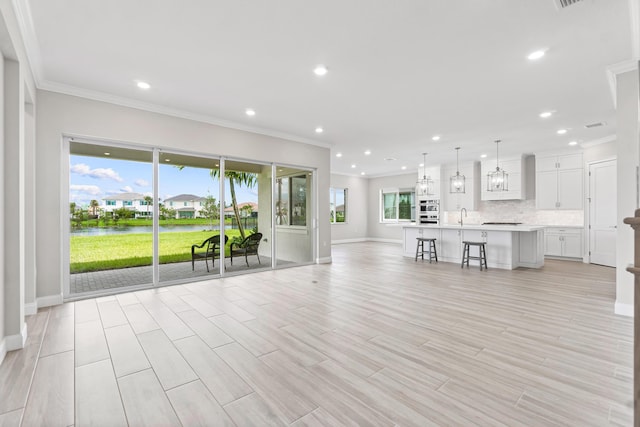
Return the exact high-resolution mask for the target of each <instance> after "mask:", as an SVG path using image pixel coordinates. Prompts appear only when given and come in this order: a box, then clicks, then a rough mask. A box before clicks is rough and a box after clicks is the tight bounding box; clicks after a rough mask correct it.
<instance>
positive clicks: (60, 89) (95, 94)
mask: <svg viewBox="0 0 640 427" xmlns="http://www.w3.org/2000/svg"><path fill="white" fill-rule="evenodd" d="M38 89H42V90H46V91H50V92H56V93H61V94H64V95H71V96H77V97H80V98H85V99H91V100H94V101H101V102H107V103H109V104H115V105H120V106H123V107H129V108H135V109H138V110H143V111H148V112H151V113H158V114H164V115H167V116H172V117H178V118H181V119H186V120H193V121H196V122H202V123H208V124H211V125H216V126H222V127H226V128H230V129H236V130H241V131H245V132H251V133H256V134H260V135H266V136H271V137H274V138H280V139H286V140H288V141H293V142H300V143H303V144H309V145H315V146H318V147H322V148H328V149H331V148H332V147H333V144H331V143H327V142H322V141H317V140H313V139H309V138H301V137H299V136H297V135H292V134H288V133H284V132H279V131H275V130H272V129H265V128H260V127H254V126H247V125H246V124H243V123H237V122H233V121H230V120H224V119H219V118H216V117H213V116H208V115H206V114H198V113H193V112H190V111H186V110H181V109H178V108H171V107H167V106H164V105H159V104H153V103H150V102H142V101H138V100H135V99H131V98H126V97H122V96H117V95H112V94H109V93H105V92H99V91H94V90H89V89H83V88H79V87H76V86H71V85H66V84H62V83H56V82H51V81H46V80H44V81H41V82H40V84H39V85H38Z"/></svg>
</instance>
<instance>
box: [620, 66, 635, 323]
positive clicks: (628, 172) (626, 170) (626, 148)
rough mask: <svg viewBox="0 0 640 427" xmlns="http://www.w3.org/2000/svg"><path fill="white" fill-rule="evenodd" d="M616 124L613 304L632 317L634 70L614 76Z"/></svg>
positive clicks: (621, 312)
mask: <svg viewBox="0 0 640 427" xmlns="http://www.w3.org/2000/svg"><path fill="white" fill-rule="evenodd" d="M616 99H617V110H616V121H617V127H618V134H617V146H618V147H617V149H618V155H617V158H618V177H617V178H618V184H617V186H618V188H617V194H618V206H617V208H618V222H617V227H618V229H617V233H616V242H617V245H616V254H617V261H616V267H617V268H616V304H615V312H616V313H617V314H624V315H627V316H633V293H634V292H633V285H634V277H633V275H631V274H629V273H628V272H627V270H626V269H627V267H628V266H629V265H631V264H633V231H632V230H631V229H630V228H629V227H628V226H626V225H624V224H623V222H622V220H623V219H624V218H625V217H630V216H632V215H633V213H634V211H635V209H636V208H637V207H638V205H637V203H638V195H639V191H640V189H639V188H638V176H637V174H638V166H639V162H638V158H639V155H640V141H639V140H638V69H637V68H636V69H635V70H633V71H628V72H625V73H621V74H618V75H617V78H616Z"/></svg>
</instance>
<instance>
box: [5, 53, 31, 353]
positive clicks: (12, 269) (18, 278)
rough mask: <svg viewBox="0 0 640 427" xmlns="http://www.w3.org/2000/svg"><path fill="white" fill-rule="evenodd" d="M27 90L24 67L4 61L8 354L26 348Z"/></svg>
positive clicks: (6, 330)
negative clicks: (23, 75) (24, 86)
mask: <svg viewBox="0 0 640 427" xmlns="http://www.w3.org/2000/svg"><path fill="white" fill-rule="evenodd" d="M23 129H24V88H23V85H22V78H21V76H20V65H19V63H18V62H16V61H13V60H8V59H5V60H4V221H3V226H4V239H3V244H4V286H5V289H4V297H5V301H4V303H5V316H4V320H5V335H6V340H7V341H6V346H7V350H15V349H18V348H22V347H23V346H24V340H25V339H26V324H25V322H24V278H25V274H24V272H25V263H24V252H25V251H24V248H25V238H24V211H25V204H24V201H25V198H24V193H25V191H24V189H25V180H24V133H23Z"/></svg>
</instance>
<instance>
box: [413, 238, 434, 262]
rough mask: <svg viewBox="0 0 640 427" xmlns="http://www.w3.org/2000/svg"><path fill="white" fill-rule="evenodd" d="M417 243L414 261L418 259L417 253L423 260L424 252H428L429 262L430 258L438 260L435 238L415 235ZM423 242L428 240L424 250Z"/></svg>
mask: <svg viewBox="0 0 640 427" xmlns="http://www.w3.org/2000/svg"><path fill="white" fill-rule="evenodd" d="M416 240H417V241H418V245H417V246H416V261H418V255H420V256H421V257H422V259H423V260H424V253H425V252H426V253H427V254H429V264H431V260H432V259H435V260H436V262H438V253H437V252H436V239H434V238H429V237H416ZM424 242H428V244H427V250H426V251H425V250H424Z"/></svg>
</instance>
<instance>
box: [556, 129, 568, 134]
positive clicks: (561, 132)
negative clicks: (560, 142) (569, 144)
mask: <svg viewBox="0 0 640 427" xmlns="http://www.w3.org/2000/svg"><path fill="white" fill-rule="evenodd" d="M567 132H568V131H567V130H566V129H558V132H557V133H558V135H564V134H565V133H567Z"/></svg>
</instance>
